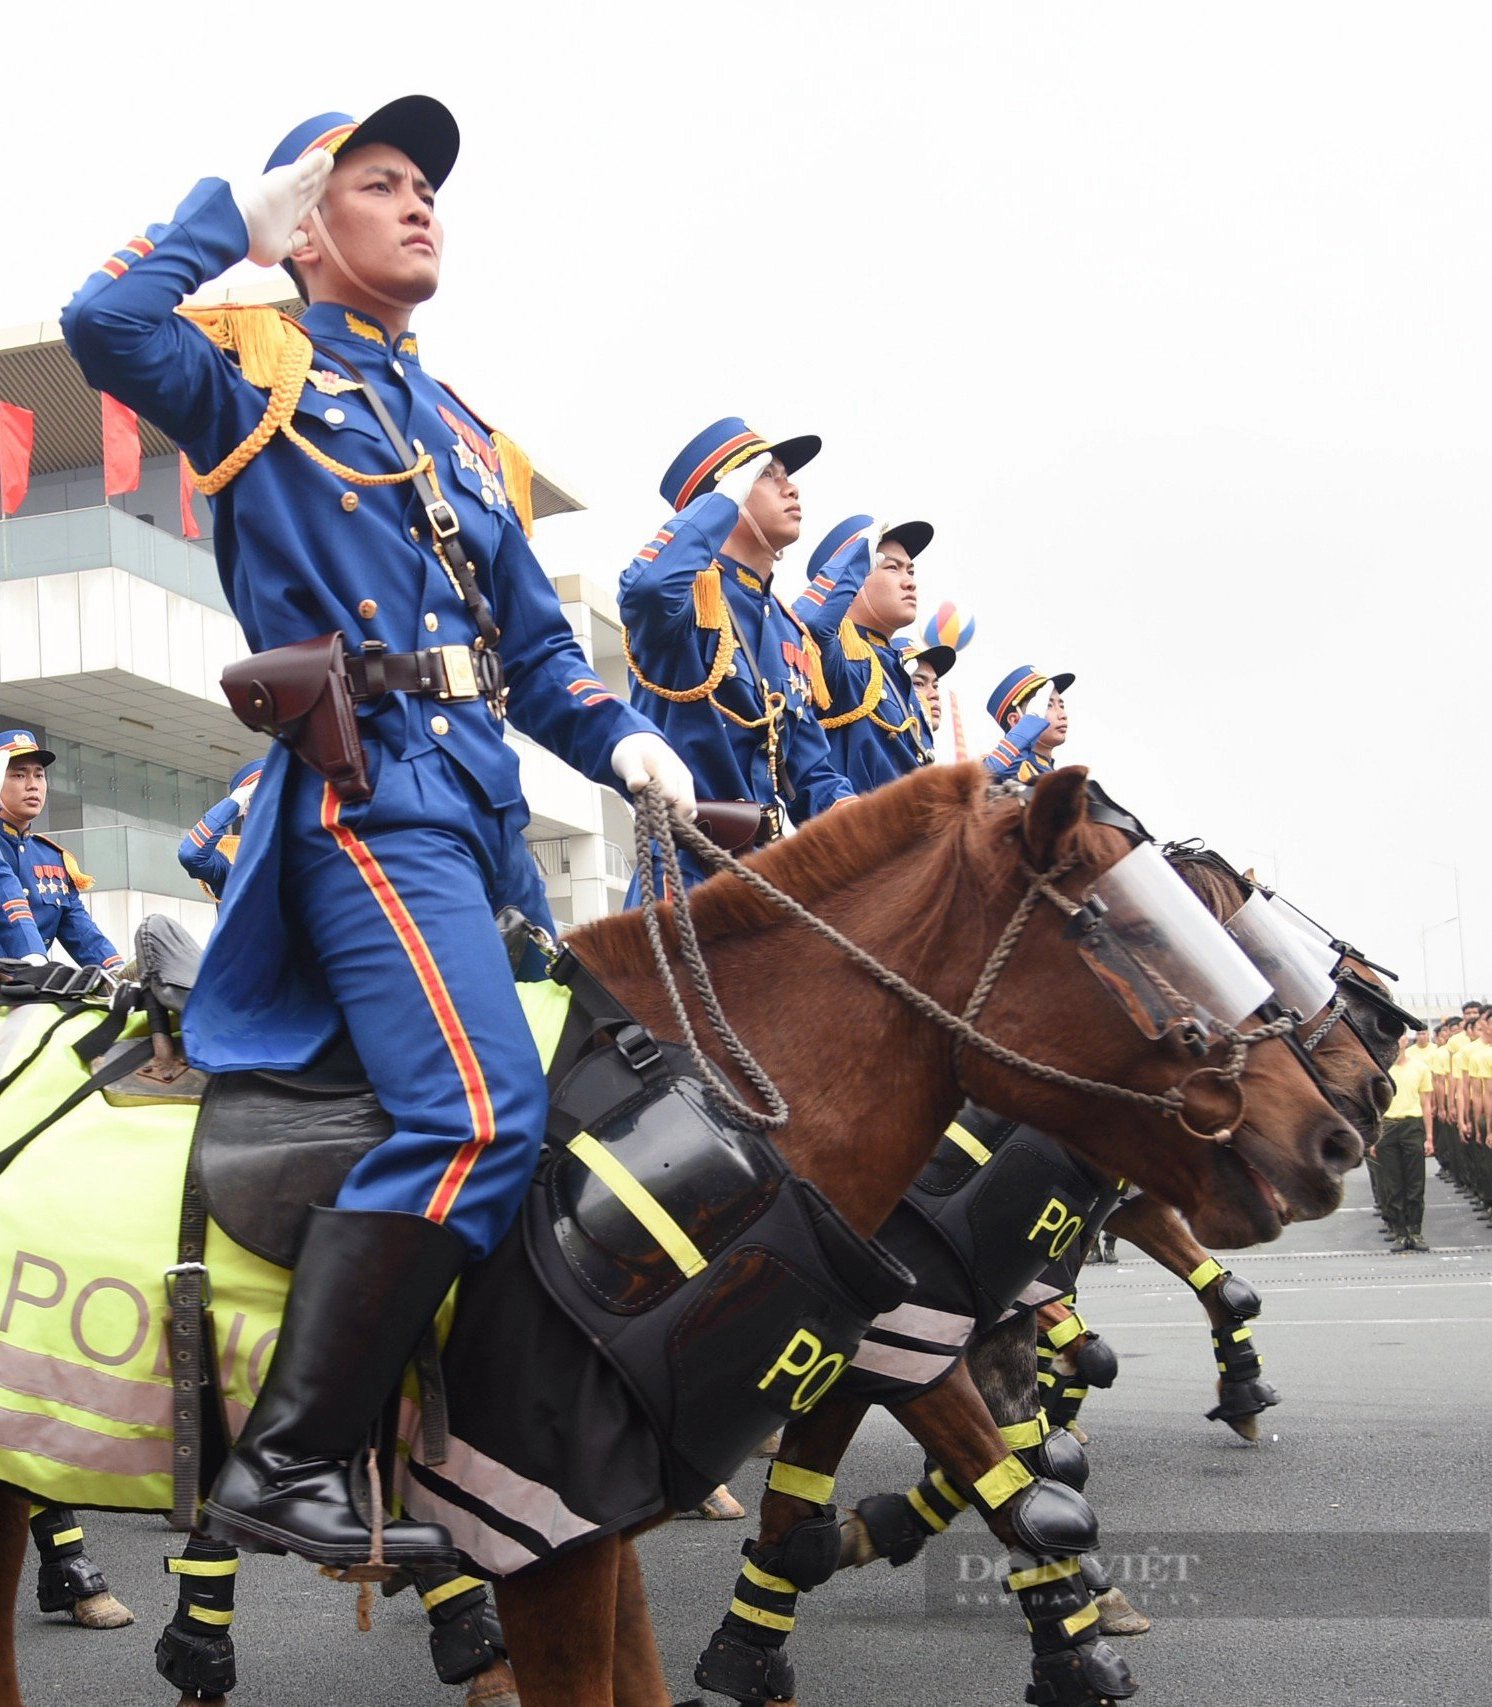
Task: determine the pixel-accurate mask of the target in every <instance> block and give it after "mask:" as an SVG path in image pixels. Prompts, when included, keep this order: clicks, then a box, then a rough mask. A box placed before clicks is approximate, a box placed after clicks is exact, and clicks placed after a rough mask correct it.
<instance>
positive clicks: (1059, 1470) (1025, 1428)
mask: <svg viewBox="0 0 1492 1707" xmlns="http://www.w3.org/2000/svg"><path fill="white" fill-rule="evenodd" d="M1000 1434H1001V1436H1002V1437H1003V1439H1004V1441H1005V1444H1006V1445H1007V1446H1008V1447H1009V1448H1010V1450H1011V1451H1012V1452H1014V1453H1015V1454H1016V1456H1017V1457H1018V1458H1019V1459H1020V1461H1021V1463H1022V1464H1024V1465H1025V1466H1026V1468H1027V1469H1028V1470H1029V1471H1030V1472H1031V1474H1032V1475H1033V1476H1037V1477H1044V1478H1045V1479H1046V1480H1047V1481H1049V1482H1065V1483H1066V1484H1067V1486H1068V1487H1069V1488H1076V1489H1077V1490H1078V1492H1079V1493H1081V1492H1082V1491H1083V1488H1084V1487H1085V1486H1086V1485H1087V1481H1088V1454H1087V1453H1086V1452H1084V1451H1083V1449H1082V1447H1081V1446H1079V1445H1078V1443H1077V1440H1076V1439H1075V1438H1074V1437H1073V1436H1072V1435H1070V1434H1069V1433H1068V1432H1067V1430H1066V1429H1065V1428H1053V1427H1052V1426H1051V1425H1050V1423H1049V1421H1048V1419H1047V1415H1046V1412H1045V1411H1038V1412H1037V1413H1036V1415H1035V1416H1034V1417H1030V1418H1027V1420H1026V1421H1024V1422H1017V1423H1002V1424H1001V1425H1000Z"/></svg>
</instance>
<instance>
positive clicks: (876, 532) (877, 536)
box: [865, 522, 891, 569]
mask: <svg viewBox="0 0 1492 1707" xmlns="http://www.w3.org/2000/svg"><path fill="white" fill-rule="evenodd" d="M890 526H891V524H890V522H872V523H871V524H870V526H869V527H868V528H866V530H865V537H866V539H867V540H868V541H869V542H870V566H871V568H872V569H874V568H875V566H876V564H877V563H879V562H880V561H881V538H882V536H883V535H884V534H885V532H886V529H887V528H888V527H890Z"/></svg>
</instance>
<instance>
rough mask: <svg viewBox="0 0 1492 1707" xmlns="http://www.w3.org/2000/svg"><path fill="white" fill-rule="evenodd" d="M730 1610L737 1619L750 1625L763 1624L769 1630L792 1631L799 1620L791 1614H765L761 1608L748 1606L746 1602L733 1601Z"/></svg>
mask: <svg viewBox="0 0 1492 1707" xmlns="http://www.w3.org/2000/svg"><path fill="white" fill-rule="evenodd" d="M730 1609H731V1611H732V1612H734V1613H735V1615H736V1617H737V1618H744V1619H745V1620H746V1622H747V1623H748V1624H762V1625H765V1626H766V1628H767V1629H768V1630H791V1629H792V1627H793V1625H794V1624H796V1623H797V1619H796V1618H794V1617H793V1616H792V1614H791V1613H781V1612H763V1611H762V1609H761V1608H760V1607H759V1606H748V1605H747V1603H746V1602H745V1601H744V1600H733V1601H732V1602H731V1603H730Z"/></svg>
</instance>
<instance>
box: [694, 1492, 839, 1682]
mask: <svg viewBox="0 0 1492 1707" xmlns="http://www.w3.org/2000/svg"><path fill="white" fill-rule="evenodd" d="M741 1551H742V1553H744V1554H745V1556H746V1562H745V1564H744V1565H742V1567H741V1573H740V1575H739V1576H738V1577H737V1578H736V1588H735V1593H734V1595H733V1596H732V1598H731V1603H730V1610H729V1611H728V1612H727V1613H726V1615H725V1617H724V1618H723V1619H722V1620H721V1623H720V1628H719V1629H718V1630H717V1631H716V1632H715V1634H714V1635H713V1636H711V1638H710V1640H709V1643H708V1645H707V1646H706V1648H705V1651H704V1652H703V1653H702V1654H701V1655H700V1656H699V1663H698V1665H696V1666H695V1668H694V1681H695V1682H696V1683H697V1684H698V1685H699V1687H700V1688H701V1689H709V1690H712V1691H714V1693H715V1694H717V1695H729V1696H731V1697H733V1698H734V1699H735V1700H737V1701H752V1702H756V1701H791V1700H792V1698H793V1696H794V1694H795V1693H796V1680H795V1679H794V1676H793V1667H792V1662H791V1661H790V1660H789V1659H788V1657H787V1655H786V1654H785V1653H784V1652H783V1651H782V1650H783V1644H784V1643H785V1642H786V1641H787V1639H788V1636H789V1635H790V1634H791V1633H792V1629H793V1625H794V1623H795V1622H796V1621H797V1605H798V1595H799V1593H800V1592H801V1591H803V1590H806V1589H811V1588H817V1587H818V1585H819V1584H820V1583H826V1582H828V1580H829V1578H830V1577H832V1576H833V1575H834V1572H835V1571H836V1570H837V1569H838V1566H839V1552H840V1537H839V1525H838V1523H837V1521H836V1519H835V1512H834V1507H833V1506H832V1505H826V1506H820V1507H819V1510H818V1514H817V1515H816V1516H814V1517H806V1518H804V1519H803V1520H802V1522H801V1523H796V1524H794V1525H793V1527H792V1528H791V1529H790V1530H789V1531H788V1532H787V1534H786V1536H784V1538H783V1539H782V1540H781V1541H779V1542H776V1543H775V1544H774V1545H772V1546H770V1547H765V1546H762V1545H760V1544H759V1543H757V1542H754V1541H748V1542H747V1543H746V1544H745V1545H744V1546H743V1547H742V1549H741Z"/></svg>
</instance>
